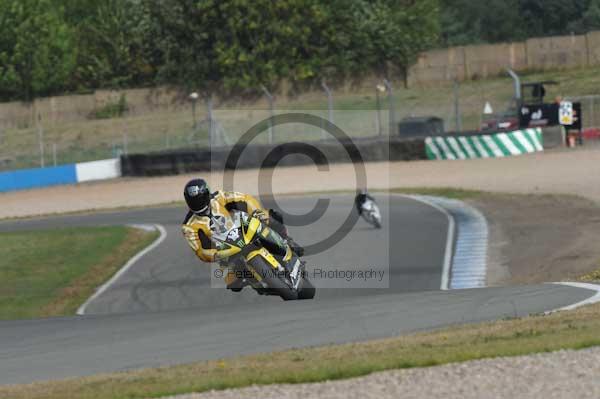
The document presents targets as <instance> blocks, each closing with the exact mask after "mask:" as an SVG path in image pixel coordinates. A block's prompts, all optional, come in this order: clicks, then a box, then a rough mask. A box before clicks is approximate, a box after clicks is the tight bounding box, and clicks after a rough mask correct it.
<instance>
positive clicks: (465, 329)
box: [0, 305, 600, 399]
mask: <svg viewBox="0 0 600 399" xmlns="http://www.w3.org/2000/svg"><path fill="white" fill-rule="evenodd" d="M598 331H600V305H593V306H588V307H585V308H581V309H579V310H576V311H574V312H560V313H555V314H552V315H550V316H533V317H526V318H522V319H507V320H502V321H497V322H492V323H483V324H475V325H465V326H459V327H452V328H447V329H443V330H439V331H435V332H429V333H419V334H414V335H407V336H400V337H396V338H389V339H383V340H376V341H369V342H362V343H353V344H346V345H336V346H327V347H319V348H306V349H294V350H289V351H285V352H275V353H267V354H259V355H252V356H244V357H238V358H232V359H221V360H214V361H205V362H199V363H193V364H187V365H180V366H173V367H164V368H157V369H145V370H136V371H129V372H123V373H115V374H105V375H98V376H91V377H85V378H76V379H69V380H64V381H55V382H42V383H36V384H30V385H15V386H1V387H0V398H11V399H25V398H27V399H36V398H45V399H58V398H67V397H68V398H73V399H75V398H81V399H117V398H130V399H134V398H157V397H161V396H167V395H174V394H182V393H189V392H202V391H208V390H212V389H217V390H219V389H226V388H236V387H243V386H249V385H253V384H274V383H306V382H318V381H325V380H335V379H342V378H350V377H356V376H361V375H365V374H369V373H372V372H376V371H382V370H390V369H402V368H411V367H427V366H434V365H439V364H445V363H452V362H462V361H467V360H474V359H481V358H490V357H498V356H517V355H525V354H530V353H539V352H550V351H555V350H560V349H582V348H587V347H591V346H596V345H600V334H598Z"/></svg>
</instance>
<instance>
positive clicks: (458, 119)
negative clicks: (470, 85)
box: [454, 80, 462, 132]
mask: <svg viewBox="0 0 600 399" xmlns="http://www.w3.org/2000/svg"><path fill="white" fill-rule="evenodd" d="M459 89H460V85H459V83H458V80H455V81H454V123H455V127H456V132H461V131H462V118H461V114H460V92H459Z"/></svg>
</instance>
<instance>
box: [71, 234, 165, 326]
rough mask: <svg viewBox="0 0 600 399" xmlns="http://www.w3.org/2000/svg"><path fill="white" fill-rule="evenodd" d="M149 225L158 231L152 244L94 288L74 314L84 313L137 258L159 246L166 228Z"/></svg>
mask: <svg viewBox="0 0 600 399" xmlns="http://www.w3.org/2000/svg"><path fill="white" fill-rule="evenodd" d="M147 226H148V225H147ZM150 226H153V227H154V229H156V230H158V232H159V233H160V235H159V236H158V238H157V239H156V240H154V242H153V243H152V244H150V245H148V246H147V247H146V248H144V249H142V250H141V251H140V252H138V253H137V254H135V255H134V256H133V257H132V258H131V259H129V260H128V261H127V263H125V264H124V265H123V266H122V267H121V268H120V269H119V271H117V272H116V273H115V274H114V275H113V276H112V277H111V278H110V279H109V280H108V281H107V282H105V283H104V284H102V285H101V286H100V287H98V288H97V289H96V291H94V293H93V294H92V296H91V297H89V298H88V299H87V300H86V301H85V302H84V303H83V304H82V305H81V306H80V307H79V308H77V312H75V314H76V315H78V316H83V315H85V310H86V308H87V307H88V306H89V304H90V303H92V302H93V301H94V300H96V299H97V298H98V297H99V296H100V295H102V294H103V293H104V292H105V291H106V290H108V289H109V288H110V286H111V285H113V284H114V283H115V282H116V281H117V280H118V279H119V278H120V277H121V276H122V275H123V274H125V272H127V271H128V270H129V269H130V268H131V267H132V266H133V265H134V264H136V263H137V261H138V260H140V259H141V258H142V257H143V256H144V255H146V254H147V253H149V252H150V251H152V250H153V249H154V248H156V247H157V246H159V245H160V244H162V242H163V241H164V240H165V239H166V238H167V230H166V229H165V228H164V226H162V225H160V224H153V225H150ZM138 227H139V226H138Z"/></svg>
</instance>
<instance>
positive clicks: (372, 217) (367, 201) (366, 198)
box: [354, 190, 381, 229]
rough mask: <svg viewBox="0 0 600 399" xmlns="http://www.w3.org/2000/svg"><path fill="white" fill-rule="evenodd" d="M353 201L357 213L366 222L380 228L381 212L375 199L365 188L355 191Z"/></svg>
mask: <svg viewBox="0 0 600 399" xmlns="http://www.w3.org/2000/svg"><path fill="white" fill-rule="evenodd" d="M354 203H355V204H356V209H357V210H358V213H359V214H360V215H361V216H362V217H363V219H365V220H366V221H367V223H369V224H370V225H372V226H374V227H375V228H377V229H380V228H381V212H380V211H379V207H378V206H377V203H376V202H375V199H374V198H373V197H371V196H370V195H369V194H368V193H367V191H366V190H362V191H357V194H356V197H355V198H354Z"/></svg>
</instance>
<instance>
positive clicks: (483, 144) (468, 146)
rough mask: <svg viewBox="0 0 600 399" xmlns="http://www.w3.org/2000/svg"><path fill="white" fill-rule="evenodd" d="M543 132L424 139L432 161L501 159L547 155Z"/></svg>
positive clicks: (532, 131) (536, 130)
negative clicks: (541, 153)
mask: <svg viewBox="0 0 600 399" xmlns="http://www.w3.org/2000/svg"><path fill="white" fill-rule="evenodd" d="M543 142H544V141H543V135H542V129H541V128H535V129H525V130H517V131H514V132H507V133H495V134H490V135H481V136H479V135H478V136H440V137H427V138H426V139H425V151H426V152H427V158H429V159H473V158H502V157H510V156H514V155H522V154H529V153H533V152H539V151H544V146H543Z"/></svg>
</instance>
